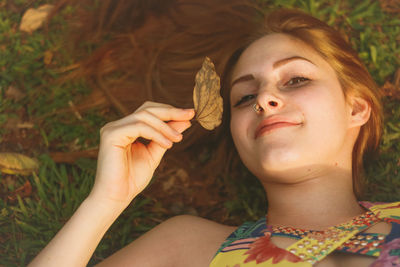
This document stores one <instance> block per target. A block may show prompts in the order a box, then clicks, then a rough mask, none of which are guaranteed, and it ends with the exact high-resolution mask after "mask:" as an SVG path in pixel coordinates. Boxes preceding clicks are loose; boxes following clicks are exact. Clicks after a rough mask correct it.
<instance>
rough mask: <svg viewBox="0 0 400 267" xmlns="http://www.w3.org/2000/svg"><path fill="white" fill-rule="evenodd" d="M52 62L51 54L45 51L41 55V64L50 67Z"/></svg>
mask: <svg viewBox="0 0 400 267" xmlns="http://www.w3.org/2000/svg"><path fill="white" fill-rule="evenodd" d="M52 60H53V52H51V51H49V50H47V51H46V52H44V54H43V62H44V64H45V65H50V64H51V61H52Z"/></svg>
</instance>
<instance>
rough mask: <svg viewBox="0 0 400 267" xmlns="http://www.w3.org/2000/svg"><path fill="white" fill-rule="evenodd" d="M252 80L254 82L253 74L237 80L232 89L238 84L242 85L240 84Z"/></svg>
mask: <svg viewBox="0 0 400 267" xmlns="http://www.w3.org/2000/svg"><path fill="white" fill-rule="evenodd" d="M250 80H254V76H253V75H252V74H246V75H244V76H241V77H239V78H237V79H236V80H234V81H233V82H232V84H231V88H232V87H233V86H234V85H235V84H236V83H240V82H246V81H250Z"/></svg>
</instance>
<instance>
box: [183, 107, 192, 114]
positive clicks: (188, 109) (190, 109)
mask: <svg viewBox="0 0 400 267" xmlns="http://www.w3.org/2000/svg"><path fill="white" fill-rule="evenodd" d="M184 111H185V112H187V113H188V114H194V109H192V108H187V109H184Z"/></svg>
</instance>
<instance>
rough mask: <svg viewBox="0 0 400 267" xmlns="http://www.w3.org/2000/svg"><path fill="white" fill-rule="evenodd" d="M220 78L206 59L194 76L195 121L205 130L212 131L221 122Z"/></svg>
mask: <svg viewBox="0 0 400 267" xmlns="http://www.w3.org/2000/svg"><path fill="white" fill-rule="evenodd" d="M220 89H221V87H220V78H219V76H218V74H217V73H216V72H215V68H214V64H213V63H212V62H211V60H210V59H209V58H208V57H206V58H205V60H204V62H203V66H202V67H201V69H200V70H199V71H198V72H197V74H196V80H195V86H194V90H193V102H194V110H195V111H196V119H197V121H198V122H199V123H200V125H201V126H203V127H204V128H205V129H207V130H213V129H214V128H215V127H217V126H219V125H220V124H221V121H222V111H223V101H222V97H221V95H220Z"/></svg>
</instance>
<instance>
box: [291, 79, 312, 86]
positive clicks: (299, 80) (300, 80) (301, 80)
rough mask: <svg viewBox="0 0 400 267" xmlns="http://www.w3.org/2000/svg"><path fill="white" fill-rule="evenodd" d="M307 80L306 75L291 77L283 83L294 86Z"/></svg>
mask: <svg viewBox="0 0 400 267" xmlns="http://www.w3.org/2000/svg"><path fill="white" fill-rule="evenodd" d="M308 81H310V79H308V78H306V77H293V78H291V79H290V80H289V81H288V82H287V83H286V84H285V85H287V86H296V85H300V84H302V83H304V82H308Z"/></svg>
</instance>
